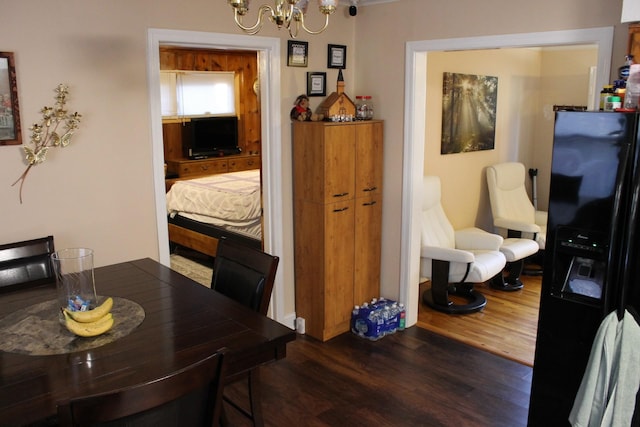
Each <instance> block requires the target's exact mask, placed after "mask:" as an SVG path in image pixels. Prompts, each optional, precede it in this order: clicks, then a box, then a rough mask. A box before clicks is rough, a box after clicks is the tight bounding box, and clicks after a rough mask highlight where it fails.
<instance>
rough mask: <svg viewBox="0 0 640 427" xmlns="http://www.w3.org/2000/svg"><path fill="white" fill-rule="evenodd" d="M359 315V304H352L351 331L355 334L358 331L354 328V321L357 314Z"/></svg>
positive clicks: (356, 318)
mask: <svg viewBox="0 0 640 427" xmlns="http://www.w3.org/2000/svg"><path fill="white" fill-rule="evenodd" d="M359 315H360V306H359V305H354V306H353V310H352V311H351V332H353V333H354V334H357V333H358V331H357V329H356V321H357V320H358V316H359Z"/></svg>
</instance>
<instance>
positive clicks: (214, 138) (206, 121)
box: [185, 116, 242, 159]
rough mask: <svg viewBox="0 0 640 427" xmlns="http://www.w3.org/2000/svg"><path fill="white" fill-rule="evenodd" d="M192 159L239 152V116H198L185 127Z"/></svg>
mask: <svg viewBox="0 0 640 427" xmlns="http://www.w3.org/2000/svg"><path fill="white" fill-rule="evenodd" d="M185 131H186V137H187V144H186V145H187V147H188V153H187V156H188V157H189V158H190V159H206V158H207V157H217V156H226V155H230V154H239V153H240V152H241V151H242V150H241V149H240V147H239V146H238V117H237V116H220V117H198V118H193V119H191V122H189V123H187V126H186V127H185Z"/></svg>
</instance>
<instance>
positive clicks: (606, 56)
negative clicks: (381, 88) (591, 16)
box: [400, 27, 613, 325]
mask: <svg viewBox="0 0 640 427" xmlns="http://www.w3.org/2000/svg"><path fill="white" fill-rule="evenodd" d="M612 43H613V28H612V27H606V28H594V29H588V30H569V31H552V32H544V33H526V34H508V35H502V36H487V37H474V38H460V39H444V40H429V41H418V42H409V43H407V45H406V55H405V56H406V60H405V70H406V76H405V80H406V85H405V88H406V89H405V106H404V111H405V117H404V152H403V159H404V160H403V162H404V163H403V181H402V184H403V194H402V230H401V235H402V240H401V256H400V259H401V265H400V300H401V301H406V302H407V325H415V324H416V322H417V318H418V306H419V304H420V292H419V287H418V283H419V279H420V277H419V276H420V273H419V261H420V232H419V230H420V224H419V220H420V200H419V198H418V197H415V195H416V194H419V185H420V182H421V181H422V176H423V175H424V144H425V135H426V130H427V129H426V127H425V121H424V117H425V115H426V109H425V107H426V100H427V95H428V94H427V61H428V54H429V52H435V51H448V50H476V49H498V48H503V47H509V48H517V47H545V46H561V45H577V44H594V45H596V46H597V49H598V63H597V70H598V73H597V76H596V78H595V86H596V87H602V86H603V85H604V84H606V83H607V82H608V81H609V70H610V68H611V50H612ZM596 96H598V94H597V93H594V97H596Z"/></svg>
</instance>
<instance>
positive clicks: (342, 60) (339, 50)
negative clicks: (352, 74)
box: [327, 44, 347, 69]
mask: <svg viewBox="0 0 640 427" xmlns="http://www.w3.org/2000/svg"><path fill="white" fill-rule="evenodd" d="M327 67H328V68H342V69H344V68H347V47H346V46H343V45H340V44H330V45H328V49H327Z"/></svg>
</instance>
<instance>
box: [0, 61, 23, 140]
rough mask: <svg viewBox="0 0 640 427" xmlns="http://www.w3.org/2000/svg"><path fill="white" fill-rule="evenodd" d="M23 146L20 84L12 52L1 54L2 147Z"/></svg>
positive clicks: (0, 132) (0, 115)
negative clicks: (19, 105)
mask: <svg viewBox="0 0 640 427" xmlns="http://www.w3.org/2000/svg"><path fill="white" fill-rule="evenodd" d="M20 144H22V133H21V131H20V108H18V84H17V79H16V66H15V62H14V59H13V53H12V52H0V145H20Z"/></svg>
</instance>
